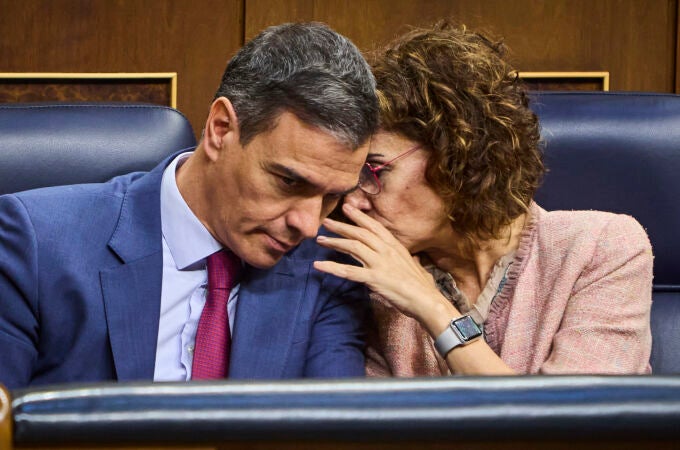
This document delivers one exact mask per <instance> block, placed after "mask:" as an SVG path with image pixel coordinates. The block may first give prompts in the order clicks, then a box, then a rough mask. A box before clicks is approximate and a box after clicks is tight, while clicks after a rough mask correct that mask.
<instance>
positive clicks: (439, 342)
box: [434, 315, 482, 358]
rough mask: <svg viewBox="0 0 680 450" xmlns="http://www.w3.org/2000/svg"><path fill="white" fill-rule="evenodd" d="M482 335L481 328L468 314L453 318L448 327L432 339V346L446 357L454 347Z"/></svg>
mask: <svg viewBox="0 0 680 450" xmlns="http://www.w3.org/2000/svg"><path fill="white" fill-rule="evenodd" d="M481 335H482V330H481V329H480V328H479V325H477V323H476V322H475V321H474V319H473V318H472V317H470V316H468V315H465V316H462V317H459V318H457V319H453V320H452V321H451V323H450V324H449V326H448V327H446V329H445V330H444V331H443V332H442V334H440V335H439V336H438V337H437V339H435V341H434V346H435V348H436V349H437V351H438V352H439V354H440V355H442V357H443V358H446V355H447V354H448V353H449V352H450V351H451V350H453V349H454V348H456V347H458V346H461V345H466V344H469V343H470V342H472V341H474V340H476V339H477V338H479V337H480V336H481Z"/></svg>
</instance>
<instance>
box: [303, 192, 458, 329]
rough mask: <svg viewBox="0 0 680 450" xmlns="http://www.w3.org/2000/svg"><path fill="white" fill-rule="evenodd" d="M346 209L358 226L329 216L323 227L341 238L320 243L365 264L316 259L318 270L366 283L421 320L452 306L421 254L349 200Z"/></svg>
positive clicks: (321, 238)
mask: <svg viewBox="0 0 680 450" xmlns="http://www.w3.org/2000/svg"><path fill="white" fill-rule="evenodd" d="M343 212H344V213H345V214H346V215H347V217H348V218H349V219H351V220H352V221H353V222H354V223H355V224H356V225H357V226H354V225H350V224H346V223H342V222H337V221H335V220H331V219H326V220H325V221H324V226H325V227H326V228H327V229H328V230H330V231H332V232H334V233H336V234H338V235H340V236H342V238H332V237H327V236H318V237H317V242H318V243H319V245H322V246H324V247H328V248H332V249H334V250H337V251H339V252H342V253H345V254H348V255H350V256H352V257H353V258H354V259H356V260H357V261H359V262H360V263H361V265H362V267H358V266H352V265H347V264H340V263H337V262H333V261H316V262H314V267H315V268H316V269H317V270H320V271H322V272H326V273H330V274H332V275H336V276H338V277H341V278H346V279H349V280H352V281H356V282H359V283H364V284H365V285H366V286H368V288H369V289H371V290H372V291H374V292H376V293H378V294H380V295H381V296H383V297H384V298H385V299H386V300H388V301H389V302H390V303H391V304H392V305H394V306H395V307H396V308H397V309H399V310H400V311H401V312H402V313H404V314H406V315H408V316H411V317H415V318H416V319H419V320H421V319H422V318H423V317H424V316H425V315H427V314H428V313H429V314H432V312H433V311H434V309H436V306H438V305H439V306H441V305H442V304H449V305H450V303H449V302H448V301H447V300H446V299H445V297H444V296H443V295H442V294H441V293H440V292H439V291H438V290H437V287H436V286H435V283H434V280H433V279H432V276H431V275H430V274H429V273H428V272H427V271H426V270H425V269H424V268H423V266H422V265H421V264H420V261H419V259H418V257H417V256H412V255H411V254H410V253H409V252H408V250H407V249H406V248H405V247H404V246H403V245H402V244H401V243H400V242H399V241H398V240H397V239H396V238H395V237H394V236H393V235H392V233H390V232H389V231H388V230H387V229H386V228H385V227H384V226H382V224H380V223H379V222H378V221H376V220H374V219H372V218H371V217H369V216H367V215H366V214H364V213H363V212H361V211H360V210H358V209H357V208H354V207H352V206H351V205H349V204H347V203H346V204H344V205H343Z"/></svg>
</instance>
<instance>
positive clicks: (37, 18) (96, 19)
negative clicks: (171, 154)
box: [0, 0, 244, 134]
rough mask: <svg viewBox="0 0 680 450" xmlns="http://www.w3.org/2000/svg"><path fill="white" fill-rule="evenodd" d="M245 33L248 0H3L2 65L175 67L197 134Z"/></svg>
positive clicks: (4, 68) (36, 68) (15, 68)
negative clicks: (245, 3)
mask: <svg viewBox="0 0 680 450" xmlns="http://www.w3.org/2000/svg"><path fill="white" fill-rule="evenodd" d="M243 32H244V30H243V0H191V1H185V0H23V1H15V0H0V72H177V73H178V79H177V82H178V85H177V107H178V109H179V110H180V111H182V112H183V113H184V114H186V115H187V116H188V118H189V120H190V121H191V123H192V125H193V127H194V130H195V131H196V133H197V134H198V133H200V131H201V129H202V127H203V124H204V123H205V118H206V115H207V111H208V108H209V106H210V102H211V100H212V97H213V95H214V92H215V89H216V88H217V86H218V84H219V81H220V78H221V74H222V71H223V70H224V67H225V66H226V61H227V60H228V58H229V57H230V56H231V54H233V52H235V51H236V50H237V49H238V48H239V47H240V46H241V45H242V42H243Z"/></svg>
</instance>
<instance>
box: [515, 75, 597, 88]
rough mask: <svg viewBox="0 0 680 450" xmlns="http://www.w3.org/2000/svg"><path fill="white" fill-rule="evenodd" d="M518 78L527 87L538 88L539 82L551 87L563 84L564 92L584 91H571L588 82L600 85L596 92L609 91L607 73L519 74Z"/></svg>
mask: <svg viewBox="0 0 680 450" xmlns="http://www.w3.org/2000/svg"><path fill="white" fill-rule="evenodd" d="M519 77H520V78H521V79H523V80H524V81H525V82H526V83H527V84H528V85H529V86H532V85H537V86H540V84H541V82H544V83H546V84H553V85H559V84H563V85H564V87H565V88H566V90H584V89H583V88H578V87H577V89H573V86H578V85H579V84H580V85H586V84H587V83H588V82H589V81H590V82H594V83H597V84H599V85H600V89H596V90H602V91H608V90H609V72H519ZM560 82H561V83H560ZM585 90H593V89H590V88H588V89H585Z"/></svg>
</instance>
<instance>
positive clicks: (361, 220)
mask: <svg viewBox="0 0 680 450" xmlns="http://www.w3.org/2000/svg"><path fill="white" fill-rule="evenodd" d="M342 211H343V212H344V213H345V215H346V216H347V217H348V218H350V219H351V220H352V222H354V223H355V224H357V225H358V226H359V227H361V228H364V229H366V230H369V231H371V232H373V233H375V235H376V236H378V237H380V239H382V240H383V241H385V242H391V241H392V240H393V239H395V238H394V236H393V235H392V233H390V232H389V230H387V228H385V227H384V226H383V225H382V224H381V223H380V222H378V221H377V220H375V219H373V218H372V217H370V216H369V215H367V214H365V213H364V212H363V211H361V210H360V209H358V208H355V207H354V206H352V205H350V204H349V203H345V204H344V205H342Z"/></svg>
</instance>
